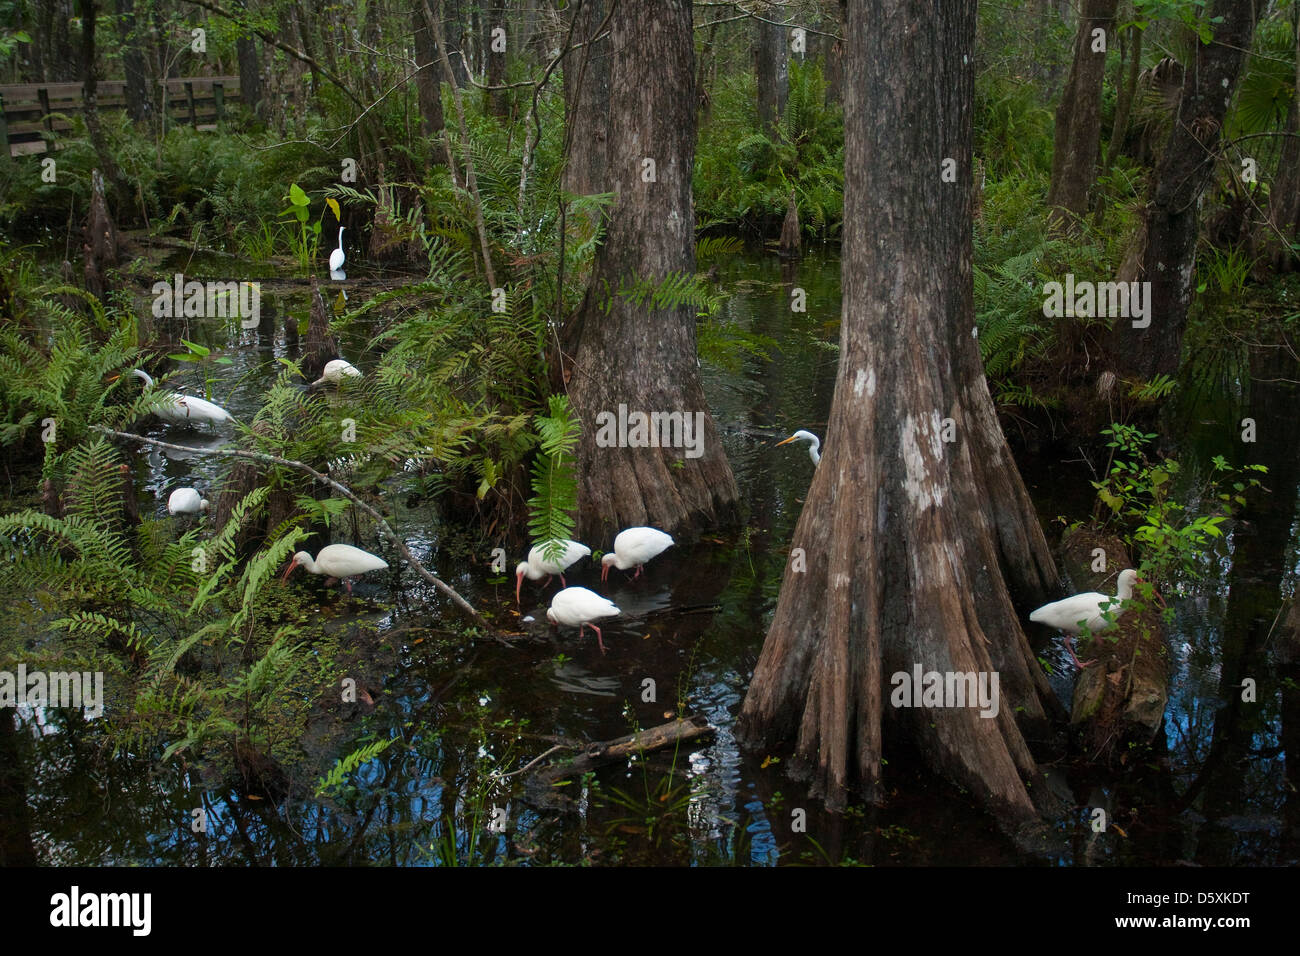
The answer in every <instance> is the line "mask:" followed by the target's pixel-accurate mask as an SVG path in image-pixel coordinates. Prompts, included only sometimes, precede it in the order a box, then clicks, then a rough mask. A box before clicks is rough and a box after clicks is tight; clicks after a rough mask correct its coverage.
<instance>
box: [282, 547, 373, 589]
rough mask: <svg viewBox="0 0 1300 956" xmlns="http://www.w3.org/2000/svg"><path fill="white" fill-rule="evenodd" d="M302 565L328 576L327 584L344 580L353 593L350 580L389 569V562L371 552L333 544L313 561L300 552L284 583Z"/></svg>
mask: <svg viewBox="0 0 1300 956" xmlns="http://www.w3.org/2000/svg"><path fill="white" fill-rule="evenodd" d="M299 565H301V566H302V567H304V568H306V569H307V570H308V571H309V572H310V573H312V574H327V575H329V577H328V578H327V579H326V581H325V584H326V585H330V584H333V583H334V581H335V579H339V580H342V581H343V583H344V585H345V586H346V587H347V589H348V593H349V594H351V593H352V582H351V581H349V580H348V578H351V577H355V576H356V575H358V574H365V573H366V572H367V571H378V570H380V569H381V568H386V567H388V562H387V561H385V560H384V559H383V558H381V557H378V556H376V555H373V554H371V553H370V552H369V551H362V550H361V549H360V548H354V547H352V545H350V544H331V545H327V546H325V547H323V548H321V549H320V552H319V553H317V555H316V559H315V560H314V561H313V560H312V556H311V555H310V554H308V553H307V552H306V551H299V552H298V553H297V554H295V555H294V556H293V560H292V561H290V562H289V567H288V568H286V569H285V572H284V577H283V578H281V579H280V581H281V583H284V582H285V581H287V580H288V579H289V575H290V574H292V573H293V569H294V568H296V567H298V566H299Z"/></svg>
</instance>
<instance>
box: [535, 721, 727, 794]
mask: <svg viewBox="0 0 1300 956" xmlns="http://www.w3.org/2000/svg"><path fill="white" fill-rule="evenodd" d="M711 733H713V727H712V725H710V724H709V722H708V721H707V720H705V719H704V718H703V717H699V716H695V717H684V718H682V719H680V720H674V721H672V722H670V723H667V724H660V725H659V726H658V727H648V728H646V729H645V730H639V731H637V732H636V733H634V734H627V735H626V736H623V737H617V738H615V739H614V740H605V741H599V742H597V743H593V744H589V745H588V746H587V749H586V750H584V751H583V752H582V753H580V754H578V755H577V756H576V757H574V758H573V759H572V760H569V761H565V762H562V763H556V764H551V765H550V766H549V767H543V768H542V769H541V770H539V771H537V772H536V773H534V774H533V775H532V776H530V777H529V778H528V785H529V786H530V787H539V788H548V787H553V786H555V784H557V783H558V782H559V781H561V780H564V779H565V778H566V777H576V776H579V775H581V774H584V773H586V772H587V771H588V770H594V769H595V768H596V767H598V766H599V765H600V764H602V763H609V762H611V761H614V760H620V759H623V758H625V757H630V756H631V755H632V754H635V753H641V752H642V751H646V750H658V749H659V748H660V747H667V746H669V745H670V744H677V743H682V742H683V741H687V740H694V739H695V738H696V737H702V736H704V735H705V734H711ZM552 749H555V748H552Z"/></svg>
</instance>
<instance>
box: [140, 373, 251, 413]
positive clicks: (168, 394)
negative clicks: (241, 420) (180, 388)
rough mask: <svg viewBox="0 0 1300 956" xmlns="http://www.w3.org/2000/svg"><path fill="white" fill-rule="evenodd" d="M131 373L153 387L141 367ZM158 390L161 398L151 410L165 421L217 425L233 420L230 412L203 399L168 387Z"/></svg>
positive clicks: (149, 378)
mask: <svg viewBox="0 0 1300 956" xmlns="http://www.w3.org/2000/svg"><path fill="white" fill-rule="evenodd" d="M131 374H132V375H134V376H135V377H136V378H138V379H141V380H142V381H143V382H144V384H145V386H146V387H147V388H151V389H152V388H153V387H154V381H153V378H152V377H151V376H150V375H149V373H148V372H146V371H144V370H143V369H138V368H135V369H132V370H131ZM159 392H160V395H161V400H160V401H159V403H158V404H157V405H156V406H155V407H154V409H153V412H154V414H155V415H157V416H158V417H159V418H161V419H162V420H163V421H165V422H170V423H171V424H173V425H193V424H195V423H197V422H208V423H210V424H213V425H219V424H221V423H222V422H232V421H234V417H233V416H232V415H231V414H230V412H228V411H226V410H225V409H224V408H222V407H221V406H220V405H215V404H213V403H212V402H209V401H207V400H205V399H202V398H195V397H194V396H192V395H182V394H181V393H180V392H173V391H170V390H169V389H159Z"/></svg>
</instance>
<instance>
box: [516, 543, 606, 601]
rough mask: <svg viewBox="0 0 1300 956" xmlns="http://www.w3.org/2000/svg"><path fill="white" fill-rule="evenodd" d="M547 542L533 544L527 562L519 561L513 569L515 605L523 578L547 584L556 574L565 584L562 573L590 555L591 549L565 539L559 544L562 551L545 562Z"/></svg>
mask: <svg viewBox="0 0 1300 956" xmlns="http://www.w3.org/2000/svg"><path fill="white" fill-rule="evenodd" d="M549 543H550V542H549V541H543V542H542V543H540V544H535V545H533V547H532V550H530V551H529V552H528V560H527V561H520V562H519V564H518V566H517V567H516V568H515V603H516V604H518V603H519V590H520V588H522V587H523V585H524V578H525V577H526V578H528V580H530V581H540V580H541V579H542V578H546V581H547V583H548V584H549V583H550V581H551V576H552V575H555V574H558V575H559V576H560V583H561V584H567V583H568V582H566V581H565V580H564V572H565V571H567V570H568V569H569V567H570V566H571V565H573V564H576V563H577V562H578V561H581V560H582V559H583V558H585V557H586V556H587V555H589V554H591V548H589V547H587V546H586V545H585V544H581V543H579V542H577V541H570V540H569V539H568V538H565V539H564V540H563V541H561V542H560V544H561V545H562V546H563V550H562V551H561V552H560V554H559V555H558V556H557V558H556V559H555V560H554V561H547V560H546V546H547V545H548V544H549Z"/></svg>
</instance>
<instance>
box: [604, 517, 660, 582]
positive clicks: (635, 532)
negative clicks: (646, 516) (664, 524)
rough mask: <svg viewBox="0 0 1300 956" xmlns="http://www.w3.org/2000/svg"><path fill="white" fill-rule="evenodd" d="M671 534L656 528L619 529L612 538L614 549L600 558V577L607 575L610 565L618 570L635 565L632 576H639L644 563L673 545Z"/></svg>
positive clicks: (624, 569) (606, 576)
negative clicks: (634, 572) (634, 571)
mask: <svg viewBox="0 0 1300 956" xmlns="http://www.w3.org/2000/svg"><path fill="white" fill-rule="evenodd" d="M673 544H674V542H673V538H672V535H669V534H665V533H664V532H662V531H660V530H659V529H658V528H644V527H642V528H628V529H626V530H624V531H620V532H619V533H618V536H617V537H615V538H614V550H613V551H611V552H610V553H609V554H607V555H605V556H604V557H603V558H601V559H600V579H601V580H602V581H604V580H605V579H607V578H608V577H609V569H610V566H611V565H612V566H613V567H616V568H618V569H619V570H620V571H626V570H627V569H628V568H631V567H635V568H636V574H634V575H632V577H633V578H639V577H640V576H641V569H642V567H644V566H645V563H646V562H647V561H649V560H650V559H651V558H654V557H656V556H657V555H660V554H663V552H665V551H667V550H668V549H669V548H671V547H672V546H673Z"/></svg>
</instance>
